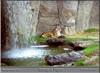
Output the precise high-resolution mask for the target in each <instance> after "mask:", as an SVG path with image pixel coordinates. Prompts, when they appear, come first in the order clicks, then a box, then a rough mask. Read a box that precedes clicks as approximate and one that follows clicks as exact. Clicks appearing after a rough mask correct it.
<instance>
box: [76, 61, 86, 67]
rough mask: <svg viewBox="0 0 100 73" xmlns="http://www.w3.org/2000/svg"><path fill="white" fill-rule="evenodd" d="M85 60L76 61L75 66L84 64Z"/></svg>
mask: <svg viewBox="0 0 100 73" xmlns="http://www.w3.org/2000/svg"><path fill="white" fill-rule="evenodd" d="M84 61H85V60H78V61H76V62H74V66H84V65H85V63H84Z"/></svg>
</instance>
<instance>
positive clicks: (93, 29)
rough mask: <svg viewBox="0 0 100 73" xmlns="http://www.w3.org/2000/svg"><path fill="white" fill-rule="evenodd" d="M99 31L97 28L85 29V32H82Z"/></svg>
mask: <svg viewBox="0 0 100 73" xmlns="http://www.w3.org/2000/svg"><path fill="white" fill-rule="evenodd" d="M98 31H99V29H97V28H90V29H87V30H84V32H98Z"/></svg>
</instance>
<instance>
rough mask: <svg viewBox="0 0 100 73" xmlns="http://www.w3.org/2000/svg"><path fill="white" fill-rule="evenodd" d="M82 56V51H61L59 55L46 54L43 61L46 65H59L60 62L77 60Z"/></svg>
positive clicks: (65, 62)
mask: <svg viewBox="0 0 100 73" xmlns="http://www.w3.org/2000/svg"><path fill="white" fill-rule="evenodd" d="M83 57H84V54H83V53H82V52H74V51H72V52H70V53H68V54H67V53H63V54H60V55H55V56H53V55H47V56H46V57H45V61H46V63H47V64H48V65H50V66H53V65H61V64H67V63H71V62H75V61H76V60H79V59H81V58H83Z"/></svg>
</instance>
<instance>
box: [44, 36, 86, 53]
mask: <svg viewBox="0 0 100 73" xmlns="http://www.w3.org/2000/svg"><path fill="white" fill-rule="evenodd" d="M46 43H47V45H49V46H50V47H59V46H65V48H69V49H71V50H75V51H80V50H83V49H85V47H81V46H79V45H77V44H74V43H73V42H70V41H69V40H67V39H65V37H63V36H60V37H58V38H51V39H48V40H47V41H46Z"/></svg>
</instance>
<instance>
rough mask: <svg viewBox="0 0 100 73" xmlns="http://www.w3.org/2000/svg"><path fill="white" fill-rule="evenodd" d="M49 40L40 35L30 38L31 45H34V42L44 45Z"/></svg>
mask: <svg viewBox="0 0 100 73" xmlns="http://www.w3.org/2000/svg"><path fill="white" fill-rule="evenodd" d="M46 40H47V38H44V37H41V36H39V35H37V36H30V38H29V44H33V43H34V42H35V43H36V44H44V43H45V42H46Z"/></svg>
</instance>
